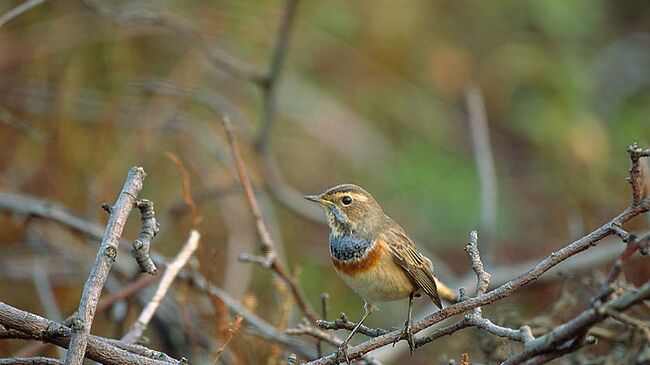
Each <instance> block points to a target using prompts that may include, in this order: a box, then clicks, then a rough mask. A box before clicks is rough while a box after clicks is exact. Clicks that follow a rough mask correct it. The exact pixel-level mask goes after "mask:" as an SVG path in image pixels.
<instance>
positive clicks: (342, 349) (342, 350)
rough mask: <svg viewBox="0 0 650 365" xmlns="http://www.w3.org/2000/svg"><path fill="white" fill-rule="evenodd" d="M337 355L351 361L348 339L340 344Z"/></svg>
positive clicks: (348, 361) (347, 361)
mask: <svg viewBox="0 0 650 365" xmlns="http://www.w3.org/2000/svg"><path fill="white" fill-rule="evenodd" d="M336 357H337V358H338V359H340V358H343V359H344V360H345V362H346V363H347V364H349V363H350V358H349V357H348V341H344V342H342V343H341V344H340V345H339V349H338V351H336Z"/></svg>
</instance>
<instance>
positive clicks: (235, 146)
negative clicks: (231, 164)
mask: <svg viewBox="0 0 650 365" xmlns="http://www.w3.org/2000/svg"><path fill="white" fill-rule="evenodd" d="M221 120H222V122H223V126H224V128H225V130H226V133H227V134H228V141H229V143H230V149H231V151H232V156H233V159H234V160H235V165H236V167H237V173H238V175H239V179H240V181H241V183H242V186H243V188H244V192H245V194H246V198H247V199H248V204H249V206H250V208H251V211H252V213H253V216H254V217H255V221H256V224H257V232H258V233H259V236H260V240H261V245H262V253H263V254H264V259H263V260H260V259H253V258H252V256H250V255H244V256H240V258H242V257H243V259H244V260H248V261H253V262H258V263H260V264H262V266H264V267H267V268H271V270H273V272H274V273H275V274H276V275H277V276H279V277H280V279H282V280H283V281H284V282H285V283H286V284H287V285H288V286H289V288H291V292H292V294H293V296H294V298H295V299H296V302H297V303H298V305H299V306H300V309H301V310H302V311H303V313H304V314H305V316H307V318H309V319H310V320H311V321H312V322H315V321H316V319H318V315H317V314H316V312H315V311H314V309H313V308H312V306H311V304H310V303H309V301H308V300H307V297H306V296H305V294H304V293H303V291H302V289H301V288H300V286H299V285H298V282H297V280H296V279H295V278H294V277H293V276H291V275H290V274H289V272H288V271H287V269H286V268H285V267H284V265H283V264H282V263H281V262H280V260H278V257H277V254H276V252H275V248H274V246H275V244H274V243H273V238H271V234H270V233H269V230H268V228H267V226H266V222H265V221H264V217H263V216H262V211H261V209H260V207H259V204H258V202H257V198H256V197H255V193H254V191H253V186H252V185H251V182H250V179H249V177H248V173H247V172H246V166H245V165H244V161H243V159H242V157H241V153H240V150H239V143H238V141H237V137H236V136H235V131H234V129H233V126H232V123H230V119H229V118H228V117H224V118H221Z"/></svg>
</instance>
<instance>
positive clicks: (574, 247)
mask: <svg viewBox="0 0 650 365" xmlns="http://www.w3.org/2000/svg"><path fill="white" fill-rule="evenodd" d="M628 151H629V152H630V155H631V156H632V162H633V168H632V169H631V171H630V181H631V183H632V187H633V202H632V204H631V205H630V206H629V207H628V208H626V209H625V210H624V211H623V212H621V213H620V214H618V215H617V216H616V217H614V218H613V219H612V220H610V221H609V222H607V223H606V224H604V225H603V226H601V227H600V228H598V229H596V230H594V231H592V232H591V233H589V234H587V235H586V236H584V237H582V238H580V239H578V240H576V241H574V242H572V243H569V244H567V245H566V246H565V247H564V248H562V249H560V250H559V251H557V252H552V253H551V254H550V255H548V256H546V258H544V259H543V260H542V261H540V262H539V263H538V264H537V265H535V267H533V268H531V269H530V270H528V271H527V272H526V273H524V274H521V275H519V276H517V277H516V278H514V279H512V280H510V281H508V282H506V283H505V284H503V285H501V286H500V287H498V288H496V289H493V290H492V291H489V292H487V293H485V294H478V295H477V296H475V297H473V298H469V299H467V300H464V301H462V302H460V303H456V304H454V305H452V306H449V307H447V308H444V309H441V310H439V311H437V312H434V313H432V314H430V315H428V316H426V317H425V318H424V319H422V320H420V321H417V322H415V323H414V324H413V327H412V328H413V332H415V333H417V332H420V331H422V330H424V329H426V328H430V327H432V326H433V325H435V324H437V323H439V322H441V321H442V320H444V319H447V318H450V317H452V316H455V315H458V314H461V313H465V312H467V311H470V310H473V309H475V308H478V307H481V306H484V305H487V304H490V303H493V302H496V301H498V300H501V299H503V298H505V297H507V296H509V295H510V294H512V293H513V292H514V291H516V290H518V289H519V288H521V287H523V286H525V285H527V284H529V283H530V282H532V281H534V280H536V279H537V278H539V277H540V276H541V275H542V274H544V273H545V272H546V271H548V270H550V269H551V268H552V267H554V266H556V265H558V264H559V263H560V262H562V261H564V260H566V259H567V258H569V257H571V256H573V255H576V254H578V253H580V252H582V251H585V250H587V249H589V248H590V247H593V246H596V245H597V244H598V243H599V242H600V241H601V240H602V239H603V238H605V237H607V236H609V235H612V234H613V230H615V229H613V228H612V227H615V226H618V227H621V226H622V225H623V224H624V223H625V222H627V221H629V220H630V219H632V218H634V217H636V216H638V215H639V214H642V213H646V212H648V210H650V198H648V197H645V198H643V199H641V195H640V192H638V190H637V188H636V187H635V186H636V184H635V183H633V182H634V181H636V180H637V179H638V173H637V172H635V168H634V165H635V164H638V158H637V160H635V157H634V156H639V157H640V156H648V155H650V151H648V150H641V152H639V149H638V147H636V146H635V145H634V146H631V147H630V148H629V149H628ZM637 198H638V199H639V200H638V201H637V200H636V199H637ZM470 257H471V256H470ZM479 276H480V275H479ZM479 281H480V280H479ZM632 304H633V303H632ZM632 304H629V305H628V306H627V307H629V306H630V305H632ZM627 307H626V308H627ZM454 326H455V327H453V328H452V327H449V330H453V329H456V328H465V327H466V326H469V324H468V323H465V321H462V322H459V323H458V324H456V325H454ZM520 331H521V330H520ZM524 331H525V332H527V330H526V329H524ZM524 336H526V337H528V336H527V335H524ZM403 338H404V333H403V331H400V330H396V331H392V332H390V333H387V334H385V335H382V336H379V337H375V338H372V339H370V340H367V341H365V342H363V343H361V344H359V345H356V346H354V347H351V348H349V349H348V352H347V355H348V357H349V358H350V359H351V360H352V359H357V358H359V357H360V356H362V355H364V354H366V353H368V352H370V351H372V350H374V349H377V348H379V347H383V346H386V345H388V344H392V343H394V342H395V341H397V340H401V339H403ZM431 341H432V340H431ZM534 341H537V340H534ZM529 342H533V341H532V340H529V341H527V342H526V343H529ZM424 343H427V342H424V341H422V340H418V341H416V347H417V346H421V345H423V344H424ZM336 361H337V354H336V353H333V354H330V355H328V356H324V357H321V358H320V359H317V360H314V361H311V362H309V363H308V364H311V365H316V364H335V363H336Z"/></svg>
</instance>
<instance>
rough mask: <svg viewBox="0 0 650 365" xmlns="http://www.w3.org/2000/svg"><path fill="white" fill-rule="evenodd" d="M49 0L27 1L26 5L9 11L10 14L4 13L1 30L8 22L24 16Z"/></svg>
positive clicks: (0, 17) (0, 18)
mask: <svg viewBox="0 0 650 365" xmlns="http://www.w3.org/2000/svg"><path fill="white" fill-rule="evenodd" d="M46 1H47V0H27V1H25V2H24V3H22V4H20V5H18V6H16V7H15V8H13V9H11V10H9V11H8V12H6V13H4V14H3V15H2V16H0V28H2V26H3V25H5V24H7V22H9V21H11V20H12V19H14V18H16V17H17V16H19V15H21V14H23V13H24V12H26V11H28V10H30V9H33V8H35V7H37V6H38V5H41V4H42V3H44V2H46Z"/></svg>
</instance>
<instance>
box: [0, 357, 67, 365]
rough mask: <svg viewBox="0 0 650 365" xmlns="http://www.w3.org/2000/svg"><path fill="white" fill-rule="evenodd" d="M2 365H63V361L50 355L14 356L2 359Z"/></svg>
mask: <svg viewBox="0 0 650 365" xmlns="http://www.w3.org/2000/svg"><path fill="white" fill-rule="evenodd" d="M0 365H63V361H61V360H58V359H52V358H49V357H40V356H37V357H12V358H8V359H0Z"/></svg>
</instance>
